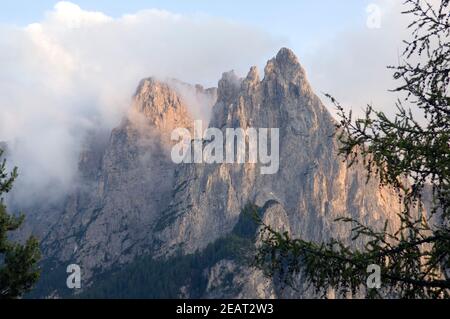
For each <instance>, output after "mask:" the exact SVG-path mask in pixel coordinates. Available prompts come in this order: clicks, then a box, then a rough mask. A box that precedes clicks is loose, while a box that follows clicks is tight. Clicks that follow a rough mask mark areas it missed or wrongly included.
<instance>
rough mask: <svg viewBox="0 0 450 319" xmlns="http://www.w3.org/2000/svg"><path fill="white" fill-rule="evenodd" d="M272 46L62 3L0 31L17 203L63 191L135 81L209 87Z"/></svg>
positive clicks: (172, 17)
mask: <svg viewBox="0 0 450 319" xmlns="http://www.w3.org/2000/svg"><path fill="white" fill-rule="evenodd" d="M280 45H281V42H280V40H279V39H276V38H273V37H272V36H269V35H268V34H267V33H265V32H262V31H260V30H258V29H255V28H252V27H250V26H247V25H242V24H238V23H234V22H232V21H228V20H225V19H219V18H215V17H209V16H206V15H179V14H174V13H171V12H167V11H161V10H145V11H140V12H137V13H135V14H129V15H125V16H122V17H119V18H112V17H109V16H107V15H105V14H103V13H101V12H89V11H85V10H83V9H81V8H80V7H79V6H77V5H75V4H73V3H70V2H59V3H58V4H56V5H55V7H54V8H53V10H51V11H50V12H47V14H46V16H45V18H44V19H43V21H40V22H38V23H33V24H31V25H28V26H26V27H24V28H19V27H15V26H0V70H1V71H0V112H1V117H0V141H2V140H3V141H7V142H8V144H9V147H10V150H11V158H10V163H12V164H14V165H17V166H19V171H20V173H21V177H20V179H19V181H18V184H17V185H16V186H17V187H16V188H17V190H18V191H19V192H20V194H21V196H20V197H19V198H20V199H21V200H22V201H24V200H25V199H28V200H30V201H33V200H34V199H36V198H40V197H41V196H42V194H46V193H47V195H49V196H50V195H51V196H53V195H54V194H58V193H59V192H65V191H67V189H68V188H69V187H70V185H71V184H72V182H73V180H74V175H75V174H76V168H77V162H78V156H79V151H80V149H81V147H82V144H83V141H84V138H85V137H86V134H87V133H88V132H89V130H91V129H93V128H98V127H106V128H111V127H113V126H115V125H116V124H117V123H118V121H119V120H120V118H121V116H122V114H123V112H124V110H125V109H126V108H127V107H128V106H129V104H130V98H131V95H132V94H133V92H134V90H135V88H136V86H137V84H138V82H139V80H140V79H141V78H144V77H148V76H157V77H163V78H166V77H170V78H178V79H180V80H183V81H186V82H190V83H201V84H204V85H213V84H214V85H215V83H216V81H217V79H218V78H219V77H220V75H221V73H222V72H223V71H225V70H229V69H235V70H236V71H237V72H239V73H241V74H244V73H245V72H246V71H247V70H248V68H249V67H250V66H251V65H253V64H256V63H261V62H262V61H264V60H265V59H266V58H267V57H269V56H270V55H272V54H273V52H275V51H276V50H277V49H278V48H279V46H280ZM55 196H56V195H55Z"/></svg>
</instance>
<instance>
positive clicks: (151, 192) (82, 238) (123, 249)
mask: <svg viewBox="0 0 450 319" xmlns="http://www.w3.org/2000/svg"><path fill="white" fill-rule="evenodd" d="M186 86H187V85H186ZM187 89H188V87H186V90H187ZM190 89H192V90H193V91H194V92H195V94H197V95H200V94H204V95H205V98H206V97H207V96H208V95H209V94H211V93H210V92H206V91H202V90H201V89H200V88H198V87H197V88H194V87H190ZM191 125H192V120H191V119H190V116H189V115H188V110H187V107H186V104H185V102H184V101H183V100H182V98H181V97H180V94H178V93H177V92H176V91H175V90H174V89H172V88H171V87H170V86H169V85H167V84H163V83H161V82H158V81H156V80H154V79H151V78H150V79H145V80H143V81H142V82H141V83H140V85H139V87H138V89H137V92H136V94H135V97H134V101H133V105H132V108H131V110H130V112H129V114H128V116H127V117H126V118H125V119H124V120H123V122H122V123H121V125H120V126H119V127H117V128H116V129H114V130H113V131H112V133H111V135H110V138H109V140H108V141H107V142H106V144H105V145H103V146H102V147H100V146H99V145H97V142H96V141H97V139H96V137H95V136H94V137H93V138H92V140H91V142H90V143H89V144H88V147H87V148H86V149H85V150H84V152H83V153H82V154H81V157H80V164H79V168H80V174H81V176H82V179H83V183H82V186H81V187H80V188H79V190H78V191H77V192H76V193H75V194H73V195H71V196H70V198H69V200H68V201H67V204H66V207H65V210H64V213H63V214H62V215H61V217H60V219H59V220H58V221H57V222H56V224H55V226H54V227H53V228H52V229H51V231H50V232H49V233H48V235H47V237H46V238H45V240H44V243H43V244H44V247H45V250H46V256H47V257H52V258H54V259H56V260H59V261H61V262H66V263H67V262H77V263H80V265H81V266H82V267H83V268H84V276H85V279H87V280H89V279H90V277H91V275H92V273H93V270H94V269H96V271H102V270H105V269H109V268H110V267H112V266H117V265H120V264H123V263H127V262H130V261H131V260H133V259H134V258H135V257H136V256H137V255H139V254H143V253H148V252H149V247H150V246H151V244H152V237H151V232H152V229H153V226H154V223H155V221H156V220H157V218H158V217H159V213H160V212H161V211H162V210H164V209H165V207H166V206H167V203H169V202H170V200H171V191H172V185H173V181H174V172H175V167H174V164H173V163H172V161H171V159H170V133H171V132H172V130H173V129H175V128H177V127H187V128H189V127H190V126H191Z"/></svg>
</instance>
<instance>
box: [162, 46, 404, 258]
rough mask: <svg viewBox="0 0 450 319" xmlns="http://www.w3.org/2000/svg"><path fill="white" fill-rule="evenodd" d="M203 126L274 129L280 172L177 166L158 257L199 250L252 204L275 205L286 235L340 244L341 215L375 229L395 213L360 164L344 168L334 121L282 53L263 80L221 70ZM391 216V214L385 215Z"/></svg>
mask: <svg viewBox="0 0 450 319" xmlns="http://www.w3.org/2000/svg"><path fill="white" fill-rule="evenodd" d="M210 126H212V127H218V128H221V129H222V130H224V129H225V128H230V127H232V128H237V127H242V128H247V127H260V128H279V129H280V167H279V171H278V173H277V174H274V175H261V174H260V173H259V172H260V170H259V165H258V164H216V165H211V164H205V165H198V164H195V165H185V166H184V167H181V168H180V173H179V174H178V176H179V177H178V179H177V182H178V187H177V188H176V190H177V191H176V192H175V196H174V199H173V201H172V203H171V204H170V206H169V210H168V211H166V212H164V214H163V216H162V220H171V222H170V223H166V224H164V225H163V228H164V229H163V230H161V231H160V232H159V233H158V234H157V236H158V238H159V239H160V241H161V242H162V246H161V249H162V251H163V252H164V253H167V251H168V250H169V251H170V250H171V249H174V248H176V249H178V248H180V247H181V248H182V249H183V250H184V251H185V252H187V253H189V252H194V251H196V250H197V249H202V248H203V247H205V245H207V244H208V243H209V242H210V241H211V240H214V239H216V238H219V237H222V236H223V235H224V234H226V233H228V232H229V231H230V230H231V229H232V227H233V226H234V224H235V223H236V221H237V218H238V216H239V214H240V211H241V209H242V207H243V206H244V205H245V204H246V203H247V202H248V201H251V202H254V203H255V204H257V205H258V206H260V207H263V206H264V205H265V204H266V203H268V202H269V201H275V202H276V203H277V204H278V208H277V209H278V213H277V214H278V216H277V214H276V213H272V216H273V217H271V218H278V219H280V218H282V219H284V221H283V223H284V224H285V225H286V226H288V227H289V228H290V230H291V232H292V233H293V234H294V235H299V234H302V236H304V237H305V238H308V239H311V240H319V241H320V240H325V239H328V238H329V237H330V235H331V234H333V236H334V237H338V238H339V237H340V238H342V239H346V238H348V236H349V230H350V229H349V228H348V225H342V224H339V223H335V222H334V220H335V219H336V218H338V217H341V216H348V217H354V218H357V219H359V220H361V221H363V222H366V223H368V224H370V225H373V226H377V225H380V226H381V223H383V222H384V219H385V218H386V217H388V218H391V217H392V218H393V216H395V211H396V210H395V207H398V204H397V200H396V197H395V196H394V194H392V193H389V191H388V190H381V191H379V190H378V189H377V183H376V182H375V181H373V182H371V183H369V184H366V173H365V171H364V170H363V169H362V168H361V167H355V168H354V169H350V170H349V169H347V167H346V164H345V163H343V161H342V158H340V157H339V156H338V144H337V141H336V139H335V138H334V137H333V133H334V131H335V122H334V120H333V119H332V118H331V116H330V114H329V113H328V111H327V110H326V109H325V107H324V106H323V104H322V103H321V101H320V100H319V98H318V97H317V96H316V95H315V94H314V93H313V92H312V90H311V87H310V85H309V83H308V81H307V79H306V75H305V71H304V70H303V68H302V67H301V66H300V64H299V62H298V60H297V58H296V57H295V55H294V54H293V53H292V51H290V50H288V49H282V50H281V51H280V52H279V53H278V54H277V56H276V57H275V58H274V59H272V60H270V61H269V62H268V63H267V66H266V68H265V74H264V78H263V80H260V79H259V75H258V71H257V69H256V68H255V67H253V68H252V69H251V70H250V72H249V74H248V75H247V77H246V78H244V79H238V78H237V77H236V75H234V73H225V74H224V75H223V77H222V79H221V80H220V82H219V89H218V100H217V103H216V104H215V106H214V111H213V117H212V120H211V124H210ZM386 212H391V213H392V216H386Z"/></svg>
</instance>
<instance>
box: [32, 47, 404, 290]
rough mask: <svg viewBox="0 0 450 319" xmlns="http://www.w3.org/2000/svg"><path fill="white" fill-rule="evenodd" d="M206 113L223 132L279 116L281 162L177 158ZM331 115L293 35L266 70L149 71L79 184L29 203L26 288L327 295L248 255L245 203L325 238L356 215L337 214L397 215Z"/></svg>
mask: <svg viewBox="0 0 450 319" xmlns="http://www.w3.org/2000/svg"><path fill="white" fill-rule="evenodd" d="M193 106H195V107H193ZM199 109H200V110H204V112H201V113H202V114H192V111H190V110H199ZM202 117H203V119H204V118H205V117H208V118H210V119H209V124H208V125H206V124H207V123H205V126H207V127H210V128H218V129H219V130H221V131H222V132H225V130H226V129H227V128H243V129H247V128H252V127H253V128H278V129H279V142H280V143H279V168H278V170H277V172H276V173H275V174H271V175H263V174H260V168H261V165H262V164H261V163H247V162H246V163H243V164H238V163H233V164H230V163H215V164H206V163H199V164H195V163H181V164H175V163H174V162H173V161H172V160H171V155H170V154H171V148H172V146H173V145H174V143H175V142H174V141H172V140H171V133H172V132H173V130H174V129H176V128H180V127H182V128H186V129H187V130H188V131H190V132H192V131H193V124H194V120H197V119H199V118H202ZM335 124H336V123H335V121H334V119H333V118H332V116H331V115H330V113H329V112H328V110H327V109H326V108H325V107H324V105H323V104H322V102H321V100H320V98H319V97H318V96H317V95H316V94H315V93H314V92H313V90H312V88H311V86H310V84H309V83H308V80H307V76H306V71H305V70H304V69H303V67H302V66H301V64H300V62H299V60H298V58H297V57H296V56H295V55H294V53H293V52H292V51H291V50H289V49H287V48H283V49H281V50H280V51H279V52H278V53H277V55H276V56H275V57H274V58H273V59H271V60H269V61H268V62H267V64H266V66H265V69H264V71H263V73H260V72H259V71H258V69H257V68H256V67H252V68H251V69H250V70H249V72H248V74H247V76H245V77H243V78H240V77H239V76H238V75H236V74H235V73H234V72H233V71H231V72H226V73H223V75H222V78H221V79H220V80H219V82H218V87H217V88H203V87H202V86H199V85H191V84H187V83H183V82H181V81H178V80H174V79H168V80H161V79H156V78H147V79H144V80H142V81H141V82H140V83H139V85H138V88H137V90H136V93H135V95H134V98H133V103H132V105H131V106H130V108H129V110H128V111H127V113H126V115H125V116H124V117H123V120H122V121H121V124H120V125H119V126H118V127H116V128H114V129H113V130H112V131H111V132H105V131H104V130H96V129H92V130H91V132H90V134H89V136H88V138H87V139H86V141H85V143H84V147H83V149H82V151H81V153H80V156H79V163H78V174H77V182H76V185H75V186H74V187H73V190H72V191H70V192H68V193H67V194H65V195H64V196H63V198H62V199H60V200H59V201H58V202H57V203H52V205H45V204H42V203H40V204H39V205H36V206H34V207H33V208H32V209H28V210H27V213H28V216H27V225H26V227H25V232H26V233H29V232H32V233H34V234H37V235H38V236H39V238H40V240H41V247H42V251H43V256H44V259H43V262H42V278H41V281H40V282H39V284H38V286H37V287H36V289H35V290H34V291H33V292H32V293H31V294H30V295H29V296H28V297H32V298H44V297H51V298H58V297H66V298H72V297H89V298H163V297H164V298H304V297H317V296H316V295H315V293H314V292H313V291H311V290H310V289H308V288H307V287H299V288H300V289H297V290H293V289H290V288H289V287H282V285H281V284H280V283H277V282H274V280H272V279H270V278H266V277H265V276H264V275H263V274H262V273H261V271H259V270H257V269H255V268H254V267H252V253H253V252H254V250H255V245H258V236H257V235H258V228H257V226H256V224H255V223H254V221H253V219H252V218H251V217H250V216H249V214H248V211H249V210H252V209H255V210H256V211H257V212H258V214H259V216H260V217H261V219H262V220H263V221H264V222H265V223H266V224H270V225H271V226H272V227H274V228H276V229H280V230H285V231H287V232H289V234H290V235H292V236H298V235H300V234H301V235H302V237H303V238H306V239H307V240H315V241H320V242H322V241H325V240H327V239H330V238H331V237H334V238H338V239H341V240H344V241H347V242H350V239H351V229H350V226H349V225H348V224H341V223H336V222H335V219H336V218H338V217H351V218H354V219H357V220H360V221H361V222H362V223H365V224H368V225H371V226H372V227H383V226H384V222H385V220H389V221H390V225H391V227H393V228H395V227H397V225H398V220H397V216H396V213H397V212H398V211H400V209H401V207H400V204H399V201H398V197H397V194H395V192H394V191H393V190H391V189H389V188H380V187H379V185H378V182H377V180H376V179H373V180H370V181H369V182H367V175H366V174H367V173H366V171H365V170H364V168H363V167H362V166H361V165H355V166H353V167H352V168H348V167H347V164H346V163H345V162H344V161H343V159H342V158H341V157H340V156H339V155H338V147H339V145H338V142H337V139H336V137H335V136H334V133H335V130H336V127H335ZM201 142H202V144H204V145H208V143H211V141H208V140H202V141H201ZM246 212H247V213H246ZM362 244H363V243H362V242H355V245H362ZM70 264H76V265H79V266H80V268H81V270H82V277H81V278H82V279H81V280H82V289H79V290H75V291H74V290H71V289H69V288H67V286H66V278H67V273H66V268H67V266H68V265H70ZM329 297H339V296H335V295H334V293H333V291H330V292H329Z"/></svg>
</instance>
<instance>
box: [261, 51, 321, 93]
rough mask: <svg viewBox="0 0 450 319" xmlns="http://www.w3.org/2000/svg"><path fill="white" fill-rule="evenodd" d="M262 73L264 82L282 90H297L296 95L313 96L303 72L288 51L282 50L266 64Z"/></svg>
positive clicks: (293, 55) (294, 57) (294, 56)
mask: <svg viewBox="0 0 450 319" xmlns="http://www.w3.org/2000/svg"><path fill="white" fill-rule="evenodd" d="M264 73H265V76H264V81H265V82H275V83H278V84H279V85H281V86H283V87H284V88H290V89H293V88H297V89H298V90H299V92H298V95H311V94H313V92H312V90H311V87H310V85H309V82H308V80H307V77H306V72H305V70H304V69H303V67H302V66H301V65H300V62H299V61H298V58H297V57H296V55H295V54H294V52H292V51H291V50H290V49H287V48H282V49H281V50H280V51H279V52H278V54H277V55H276V57H274V58H273V59H271V60H269V61H268V62H267V64H266V67H265V69H264Z"/></svg>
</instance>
